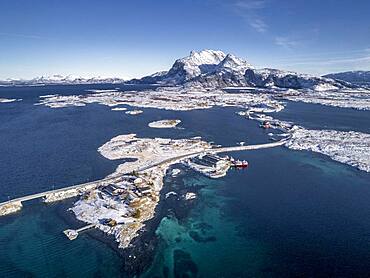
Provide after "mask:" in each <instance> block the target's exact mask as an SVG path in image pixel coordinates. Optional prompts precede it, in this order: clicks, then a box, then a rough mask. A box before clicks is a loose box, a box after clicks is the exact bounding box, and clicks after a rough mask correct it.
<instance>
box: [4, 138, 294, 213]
mask: <svg viewBox="0 0 370 278" xmlns="http://www.w3.org/2000/svg"><path fill="white" fill-rule="evenodd" d="M290 138H291V136H288V137H287V138H284V139H282V140H280V141H276V142H272V143H266V144H256V145H247V146H233V147H221V148H213V149H205V150H202V151H197V152H189V153H186V154H183V155H179V156H175V157H171V158H167V159H164V160H162V161H159V162H156V163H153V164H151V165H147V166H144V167H141V168H139V169H138V170H137V172H142V171H145V170H149V169H151V168H155V167H158V166H160V165H163V164H167V163H173V162H175V161H179V160H182V159H185V158H190V157H193V156H196V155H199V154H201V153H205V152H209V153H225V152H235V151H247V150H258V149H267V148H273V147H278V146H282V145H284V144H285V143H287V142H288V141H289V140H290ZM130 172H131V171H127V173H126V172H124V173H121V174H120V175H119V176H112V177H107V178H104V179H101V180H97V181H92V182H87V183H81V184H76V185H72V186H68V187H63V188H59V189H54V190H48V191H44V192H40V193H35V194H31V195H27V196H24V197H19V198H15V199H11V200H8V201H6V202H2V203H0V216H1V215H6V214H9V213H12V212H15V211H17V210H20V209H21V207H22V205H21V203H22V202H25V201H30V200H34V199H38V198H43V197H46V196H48V195H52V194H55V193H62V192H68V191H73V190H76V192H75V193H76V194H75V195H73V194H71V197H72V196H76V195H78V193H79V192H78V190H82V189H84V188H94V187H98V186H100V185H103V184H105V183H109V182H114V181H115V180H117V179H119V178H121V177H122V176H124V175H126V174H129V173H130ZM66 198H67V197H66ZM12 204H14V205H15V207H16V208H13V209H12V208H9V207H11V205H12Z"/></svg>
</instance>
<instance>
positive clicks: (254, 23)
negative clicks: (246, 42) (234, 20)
mask: <svg viewBox="0 0 370 278" xmlns="http://www.w3.org/2000/svg"><path fill="white" fill-rule="evenodd" d="M249 25H250V26H251V27H253V28H254V29H255V30H256V31H257V32H260V33H264V32H266V31H267V28H268V26H267V24H266V23H265V22H264V21H263V20H262V19H261V18H255V19H252V20H249Z"/></svg>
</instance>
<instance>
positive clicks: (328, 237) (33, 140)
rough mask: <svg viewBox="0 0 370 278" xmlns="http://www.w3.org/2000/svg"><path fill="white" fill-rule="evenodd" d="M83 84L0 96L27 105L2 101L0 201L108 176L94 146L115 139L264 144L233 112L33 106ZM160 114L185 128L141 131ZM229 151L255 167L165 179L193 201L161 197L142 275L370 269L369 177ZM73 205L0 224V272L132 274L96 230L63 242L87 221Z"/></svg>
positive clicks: (292, 154) (327, 165)
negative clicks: (150, 255)
mask: <svg viewBox="0 0 370 278" xmlns="http://www.w3.org/2000/svg"><path fill="white" fill-rule="evenodd" d="M100 88H109V87H100ZM85 89H87V87H84V86H69V87H46V88H28V89H18V91H17V90H16V89H15V88H12V89H11V90H10V91H8V90H7V89H4V88H1V89H0V96H3V97H9V96H12V95H14V94H19V96H18V95H16V96H15V97H22V98H23V99H24V101H23V102H19V103H10V104H5V105H2V106H0V131H1V132H0V154H1V156H0V166H1V167H0V198H1V200H5V199H6V198H7V196H20V195H24V194H29V193H34V192H39V191H42V190H45V189H49V188H50V187H51V185H53V184H54V185H55V186H59V187H63V186H66V185H70V184H73V183H77V182H81V181H84V180H87V179H90V180H92V179H97V178H101V177H104V176H105V175H107V174H109V173H110V172H111V171H113V170H114V168H115V167H116V165H117V163H118V162H112V161H109V160H106V159H104V158H102V157H101V156H100V155H99V153H97V151H96V150H97V148H98V147H99V146H100V145H101V144H103V143H105V142H106V141H108V140H109V139H110V138H112V137H114V136H116V135H119V134H125V133H131V132H134V133H137V134H138V136H140V137H144V136H148V137H156V136H161V137H172V138H187V137H192V136H199V135H201V136H203V137H204V138H205V139H206V140H210V141H214V142H215V143H217V144H223V145H235V144H236V143H237V142H239V141H246V142H248V143H257V142H267V141H268V136H267V134H266V133H267V132H265V131H264V130H262V129H260V128H258V123H256V122H253V121H249V120H246V119H244V118H242V117H239V116H237V115H236V114H235V112H236V111H238V109H233V108H215V109H210V110H197V111H192V112H171V111H160V110H157V109H143V110H144V113H143V114H141V115H140V116H136V117H132V116H128V115H125V114H124V113H118V112H113V111H111V110H110V109H109V108H108V107H105V106H101V105H89V106H87V107H82V108H81V107H77V108H75V107H72V108H67V109H57V110H55V109H49V108H45V107H40V106H34V105H33V104H34V103H35V102H36V101H37V96H38V95H42V94H48V93H63V94H76V93H83V92H84V90H85ZM19 90H20V91H19ZM312 109H313V110H312ZM310 110H312V111H313V112H312V113H311V112H310ZM281 113H282V114H280V115H281V117H280V118H281V119H286V120H292V119H294V117H296V118H297V123H299V124H301V125H303V126H305V127H307V128H320V127H321V125H324V126H325V128H338V129H342V130H350V129H353V130H357V131H362V132H367V129H366V128H367V127H366V126H364V121H365V120H366V119H367V120H370V113H369V112H366V111H355V110H347V109H338V108H327V107H320V106H315V107H313V106H312V105H309V104H298V105H297V104H292V103H291V104H290V103H288V108H287V110H286V111H285V112H284V111H283V112H281ZM277 115H279V114H277ZM277 115H275V116H277ZM333 115H334V116H333ZM165 118H178V119H181V120H182V124H181V126H182V127H183V128H184V129H171V130H154V129H151V128H148V126H147V124H148V123H149V122H150V121H153V120H160V119H165ZM278 118H279V117H278ZM344 118H346V119H350V120H343V119H344ZM338 119H342V120H340V121H338ZM357 119H358V121H357ZM220 127H221V128H220ZM232 155H233V156H234V157H237V158H241V159H247V160H248V161H249V162H250V167H249V168H248V169H247V170H243V171H229V173H228V175H227V176H226V177H224V178H222V179H219V180H211V179H207V178H205V177H202V176H200V175H199V174H197V173H194V172H193V171H190V170H187V171H186V173H185V172H184V173H183V174H182V175H181V176H179V177H178V178H176V179H167V180H166V184H165V189H164V190H166V191H172V190H173V191H176V192H178V194H179V195H181V194H184V192H186V191H194V192H196V193H197V195H198V198H197V199H196V200H194V201H189V202H185V201H176V200H172V201H171V200H170V199H168V200H166V199H163V200H162V201H161V202H162V203H163V204H166V209H165V210H164V211H162V212H161V214H160V217H164V218H163V220H162V221H161V222H160V224H159V226H158V228H157V229H156V235H157V236H156V238H158V244H157V247H156V248H155V250H154V259H153V262H152V263H149V264H148V266H147V267H148V270H147V271H146V272H145V273H142V275H141V276H142V277H156V276H157V277H293V276H308V277H328V276H331V277H333V276H335V277H348V276H352V277H356V276H357V277H366V276H368V274H370V267H369V264H368V261H369V259H370V252H369V250H370V248H369V246H370V236H369V235H370V213H369V211H370V202H369V200H370V176H369V174H368V173H365V172H361V171H358V170H356V169H354V168H352V167H350V166H347V165H343V164H340V163H338V162H335V161H332V160H330V159H329V158H327V157H325V156H322V155H319V154H315V153H310V152H298V151H292V150H289V149H286V148H284V147H279V148H276V149H268V150H260V151H253V152H240V153H233V154H232ZM70 202H71V201H68V202H63V203H59V204H56V205H51V206H46V205H44V204H40V203H37V202H36V203H28V204H26V205H25V207H24V208H23V209H22V211H21V212H20V213H17V214H15V215H12V216H8V217H3V218H1V219H0V244H1V248H0V277H120V276H122V277H127V276H130V274H132V273H129V272H125V271H123V268H122V266H123V264H124V258H123V257H122V256H120V255H119V254H118V253H117V252H115V251H114V250H113V249H112V248H110V247H109V246H108V245H107V244H105V243H103V242H101V241H99V240H97V239H96V237H95V236H94V237H92V236H90V235H91V233H89V232H87V233H83V234H82V235H81V236H79V238H78V239H77V240H75V241H73V242H70V241H68V240H67V239H66V238H65V237H64V235H63V234H62V233H61V231H63V230H64V229H66V228H71V227H73V228H76V227H80V226H82V225H83V223H79V222H77V221H73V217H71V216H70V214H69V212H67V211H66V210H67V208H68V205H70ZM158 216H159V215H158ZM154 228H155V227H154ZM89 234H90V235H89ZM103 238H104V237H103ZM105 239H108V238H105Z"/></svg>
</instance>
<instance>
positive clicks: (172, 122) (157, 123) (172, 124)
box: [148, 120, 181, 128]
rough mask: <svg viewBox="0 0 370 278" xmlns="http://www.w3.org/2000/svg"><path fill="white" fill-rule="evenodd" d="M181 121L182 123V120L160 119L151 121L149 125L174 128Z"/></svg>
mask: <svg viewBox="0 0 370 278" xmlns="http://www.w3.org/2000/svg"><path fill="white" fill-rule="evenodd" d="M179 123H181V120H160V121H155V122H151V123H149V124H148V126H149V127H151V128H174V127H176V126H177V125H178V124H179Z"/></svg>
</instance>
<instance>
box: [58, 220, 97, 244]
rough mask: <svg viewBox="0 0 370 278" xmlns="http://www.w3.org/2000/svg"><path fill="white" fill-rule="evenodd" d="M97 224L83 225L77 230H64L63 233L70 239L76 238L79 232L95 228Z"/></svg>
mask: <svg viewBox="0 0 370 278" xmlns="http://www.w3.org/2000/svg"><path fill="white" fill-rule="evenodd" d="M95 226H96V224H90V225H87V226H84V227H81V228H79V229H77V230H72V229H67V230H64V231H63V233H64V234H65V235H66V236H67V237H68V239H69V240H75V239H76V238H77V237H78V234H79V233H81V232H83V231H86V230H88V229H91V228H94V227H95Z"/></svg>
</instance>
